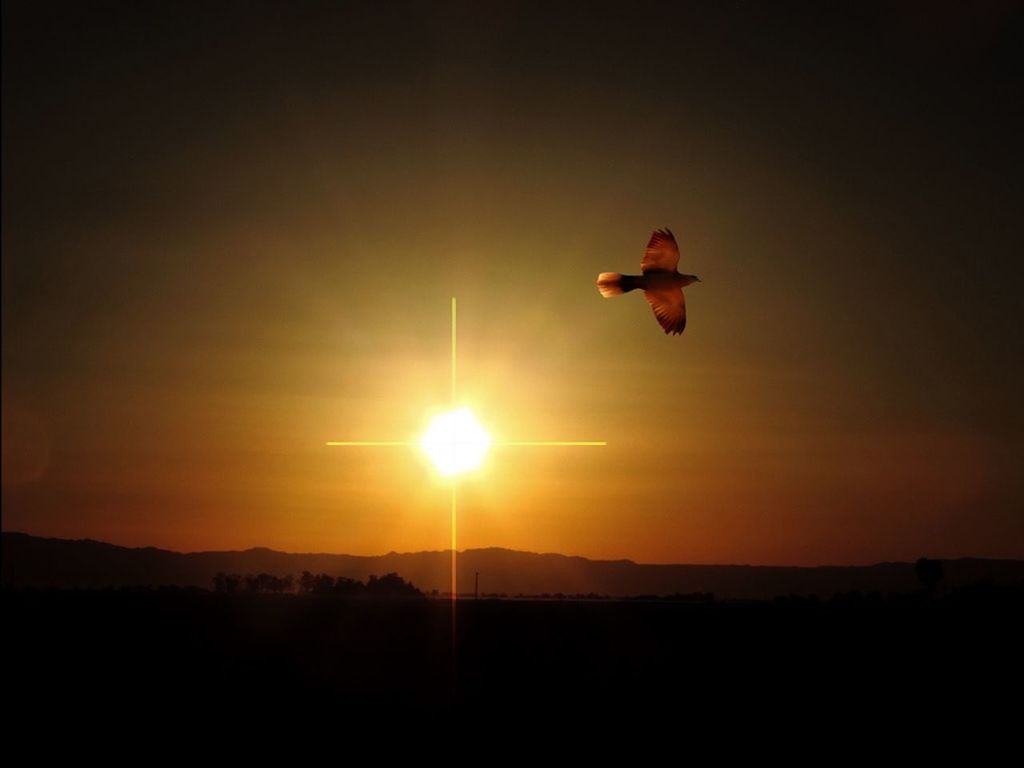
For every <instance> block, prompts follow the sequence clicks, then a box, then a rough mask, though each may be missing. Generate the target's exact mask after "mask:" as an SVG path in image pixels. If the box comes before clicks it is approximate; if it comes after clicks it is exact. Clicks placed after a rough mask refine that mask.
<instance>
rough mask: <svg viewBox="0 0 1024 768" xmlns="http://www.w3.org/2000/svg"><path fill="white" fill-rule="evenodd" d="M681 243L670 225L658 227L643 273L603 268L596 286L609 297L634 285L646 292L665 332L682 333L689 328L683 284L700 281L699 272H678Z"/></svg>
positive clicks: (645, 258)
mask: <svg viewBox="0 0 1024 768" xmlns="http://www.w3.org/2000/svg"><path fill="white" fill-rule="evenodd" d="M678 266H679V246H678V245H677V244H676V237H675V235H673V234H672V230H671V229H669V228H668V227H665V228H664V229H656V230H655V231H654V234H652V235H651V239H650V240H649V241H648V243H647V249H646V250H645V251H644V258H643V260H642V261H641V262H640V271H641V272H642V273H643V274H640V275H620V274H619V273H618V272H602V273H601V274H599V275H598V276H597V290H599V291H600V292H601V295H602V296H604V297H605V298H606V299H610V298H611V297H612V296H620V295H622V294H623V293H629V292H630V291H632V290H633V289H635V288H639V289H640V290H642V291H643V292H644V297H645V298H646V299H647V303H648V304H650V305H651V309H653V310H654V316H655V317H656V318H657V320H658V323H659V324H660V325H661V327H662V328H663V329H664V330H665V333H666V334H673V335H675V334H680V333H682V332H683V329H685V328H686V297H685V296H683V288H685V287H686V286H688V285H690V284H692V283H699V282H701V279H700V278H699V277H697V276H696V275H683V274H680V273H679V270H678Z"/></svg>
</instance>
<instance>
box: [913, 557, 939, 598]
mask: <svg viewBox="0 0 1024 768" xmlns="http://www.w3.org/2000/svg"><path fill="white" fill-rule="evenodd" d="M914 573H916V574H917V578H918V581H920V582H921V583H922V584H924V586H925V589H927V590H928V594H929V595H934V594H935V588H936V587H937V586H939V582H940V581H942V576H943V573H942V561H941V560H929V559H928V558H927V557H922V558H921V559H920V560H918V561H917V562H916V563H914Z"/></svg>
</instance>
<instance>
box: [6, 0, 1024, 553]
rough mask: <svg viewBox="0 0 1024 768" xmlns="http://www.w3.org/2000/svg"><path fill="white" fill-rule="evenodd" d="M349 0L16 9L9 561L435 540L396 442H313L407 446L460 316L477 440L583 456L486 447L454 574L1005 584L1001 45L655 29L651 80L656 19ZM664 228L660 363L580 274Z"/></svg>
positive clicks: (11, 28) (851, 31)
mask: <svg viewBox="0 0 1024 768" xmlns="http://www.w3.org/2000/svg"><path fill="white" fill-rule="evenodd" d="M359 7H360V8H361V10H360V11H359V12H358V13H356V12H355V11H352V13H353V14H354V15H353V16H351V17H349V16H346V14H347V13H348V11H346V10H345V9H344V8H335V9H317V10H316V11H315V12H314V11H309V16H308V17H307V16H303V15H302V14H301V13H300V12H299V11H297V10H292V9H281V8H277V7H276V6H267V7H263V6H253V8H255V9H256V10H254V11H253V13H252V14H251V15H249V16H246V17H245V18H244V19H243V20H242V21H241V22H238V23H240V25H241V26H240V28H237V29H236V28H235V27H234V26H232V25H234V24H235V23H236V22H237V21H238V20H237V19H234V20H232V19H229V18H227V17H222V16H220V15H218V14H217V13H216V12H214V11H211V12H204V11H200V10H196V11H195V13H197V14H200V15H202V14H204V13H209V14H210V15H209V16H203V17H202V18H198V19H194V20H193V21H195V22H196V23H195V24H194V25H189V29H188V30H185V31H183V30H182V29H180V28H179V27H178V26H177V22H175V21H174V20H173V19H172V18H171V17H170V16H160V15H159V14H160V13H161V12H160V11H159V10H153V9H150V10H149V11H145V12H144V11H141V10H140V11H137V12H136V13H137V14H144V13H152V14H154V15H155V16H156V18H150V17H143V16H141V15H140V16H135V15H132V14H131V13H129V14H127V15H126V16H121V17H119V19H118V20H117V23H116V24H115V26H114V28H112V29H107V27H106V26H105V24H106V23H107V22H110V21H111V20H110V19H104V18H102V14H100V17H99V18H95V19H82V18H77V17H75V16H74V14H73V13H71V14H69V16H68V17H67V18H65V19H62V20H59V21H58V22H52V20H50V21H45V23H44V21H43V20H41V19H40V17H37V16H35V15H34V14H33V12H32V11H31V9H30V6H29V5H28V4H25V6H24V7H20V6H19V7H18V8H16V9H15V10H13V11H12V10H10V9H9V8H8V6H6V5H5V9H4V14H5V15H4V92H3V99H4V116H3V121H4V131H3V137H4V138H3V153H4V180H3V247H4V261H3V409H4V411H3V440H4V466H3V528H4V530H19V531H26V532H29V533H35V534H40V535H51V536H61V537H92V538H97V539H104V540H108V541H112V542H114V543H118V544H128V545H154V546H160V547H168V548H173V549H181V550H201V549H227V548H244V547H250V546H269V547H273V548H277V549H283V550H291V551H332V552H347V553H353V554H374V553H381V552H386V551H389V550H397V551H408V550H420V549H441V548H444V547H445V546H446V545H447V541H448V516H447V513H448V507H447V488H446V486H445V485H444V483H443V482H441V481H440V480H439V479H437V477H436V476H435V473H434V472H433V470H431V469H430V468H429V467H427V466H426V465H425V464H424V461H423V459H422V457H421V456H419V455H418V453H417V452H416V451H415V450H413V449H409V450H405V449H401V448H399V449H366V450H347V449H346V450H345V451H339V450H337V449H333V450H332V449H329V448H326V447H324V445H323V444H324V441H326V440H335V439H336V440H346V439H394V440H403V439H409V438H412V437H414V436H415V435H417V434H418V433H419V432H420V431H422V429H423V427H424V426H425V424H426V418H427V415H428V414H429V413H430V412H431V411H432V409H436V408H437V407H439V406H442V405H444V404H445V403H446V402H447V398H448V386H449V379H448V365H449V360H448V352H449V347H448V344H449V338H448V302H449V300H450V297H451V296H457V297H458V300H459V375H460V390H461V393H462V398H461V399H463V401H464V402H466V403H467V404H470V405H472V406H473V408H474V410H475V411H476V413H477V416H478V418H479V419H480V420H481V421H482V422H483V423H484V425H485V426H487V427H488V428H489V429H490V430H491V431H493V432H494V433H495V434H496V435H498V436H500V437H502V438H504V439H508V440H529V439H537V440H561V439H578V440H593V439H597V440H607V441H608V443H609V445H608V446H607V447H605V448H600V449H511V448H509V449H496V450H494V451H493V452H492V453H491V454H490V456H489V459H488V462H487V465H486V467H485V469H484V470H483V471H481V472H480V473H479V474H478V475H476V476H473V477H469V478H467V479H466V480H465V481H464V482H463V484H462V486H461V490H460V528H459V546H460V548H462V547H485V546H502V547H510V548H515V549H525V550H533V551H557V552H563V553H567V554H580V555H586V556H590V557H600V558H631V559H634V560H638V561H643V562H695V563H714V562H722V563H725V562H729V563H739V562H747V563H792V564H816V563H869V562H877V561H881V560H890V559H904V560H905V559H911V558H916V557H919V556H922V555H928V556H933V557H955V556H965V555H973V556H993V557H1020V556H1024V515H1022V512H1021V510H1022V509H1024V483H1022V478H1021V473H1020V470H1019V466H1018V465H1019V457H1020V455H1021V448H1022V447H1024V446H1022V439H1021V435H1022V425H1024V418H1022V415H1024V413H1022V407H1021V404H1020V398H1019V392H1020V391H1022V389H1021V385H1022V384H1024V381H1022V371H1021V362H1020V361H1021V359H1022V358H1021V354H1020V353H1021V340H1020V334H1019V299H1018V298H1017V293H1016V290H1010V288H1009V287H1008V286H1009V285H1010V284H1012V282H1013V281H1012V280H1009V277H1010V276H1011V275H1016V276H1019V274H1020V266H1019V254H1020V252H1021V249H1020V244H1021V223H1020V219H1019V215H1017V214H1018V213H1019V207H1018V206H1017V205H1016V203H1019V181H1018V182H1015V181H1014V179H1019V173H1017V172H1016V171H1014V168H1015V167H1017V170H1018V171H1019V158H1018V157H1016V156H1009V157H1006V156H1003V155H1001V154H1000V152H1001V150H1000V147H1005V146H1006V145H1007V141H1006V140H1007V139H1008V137H1009V136H1011V135H1013V133H1014V131H1013V119H1012V115H1009V114H1008V113H1004V112H1002V111H1001V110H1002V109H1004V105H1005V104H1006V101H1005V99H1000V98H999V97H1000V96H1001V95H1002V94H1003V92H1004V91H1003V90H1002V89H1004V88H1005V84H1004V83H1003V81H1002V80H1001V78H1000V74H999V71H997V70H995V69H991V67H993V66H996V65H991V64H990V58H991V57H989V58H986V57H985V56H981V54H980V53H979V51H981V52H986V51H990V50H995V51H996V52H997V53H999V52H1000V51H1002V49H1001V48H998V45H999V44H998V40H1000V39H1001V38H1000V37H999V35H998V34H997V33H998V30H999V29H1001V27H1000V24H1002V23H1003V19H1002V17H999V16H998V15H994V16H993V17H992V18H988V17H986V18H984V19H982V22H984V23H981V22H979V23H978V24H976V25H975V26H972V27H970V30H969V32H970V35H972V36H971V37H969V38H965V39H960V38H959V37H955V35H954V32H953V31H952V30H953V29H956V28H958V26H957V25H955V24H951V25H947V26H943V27H942V29H943V30H944V32H943V34H946V35H947V37H948V39H946V38H941V39H945V41H946V42H945V44H944V45H941V46H936V47H934V48H932V47H929V48H927V49H918V48H914V47H913V42H912V41H913V40H914V39H916V34H915V31H914V30H915V29H916V28H915V26H914V25H915V24H917V23H918V22H917V20H915V19H912V18H889V17H887V16H886V14H885V13H884V12H882V11H878V12H877V13H876V14H875V15H872V14H867V15H866V16H865V17H864V18H861V19H858V21H857V23H852V24H851V22H850V20H849V19H846V18H843V17H842V16H841V15H837V16H835V17H833V16H830V15H828V13H829V12H825V11H822V12H821V13H822V14H823V15H820V16H816V17H807V18H804V19H802V20H800V21H799V22H798V23H794V24H792V25H787V24H786V23H785V21H786V20H785V19H782V20H773V21H772V22H771V24H769V28H770V29H773V30H775V34H774V35H767V34H765V35H762V34H761V30H762V24H763V22H764V21H765V20H764V19H762V18H760V16H758V13H759V12H757V11H751V10H743V9H742V8H739V7H737V8H736V9H732V10H731V11H729V12H722V11H716V10H711V9H704V10H700V8H699V6H698V7H696V8H690V7H685V8H682V7H681V8H677V9H676V10H675V11H673V14H674V15H671V16H670V19H669V21H670V22H671V23H668V22H666V24H667V26H666V29H665V30H664V31H662V32H651V33H649V34H653V35H655V36H656V37H657V36H658V35H662V34H664V35H665V36H666V40H669V39H671V40H675V41H676V43H677V44H678V46H679V56H678V57H676V59H670V60H668V61H659V62H657V63H654V62H651V61H648V60H645V59H644V58H642V57H641V56H639V54H640V53H641V52H642V50H643V46H644V45H646V44H648V43H649V42H650V40H648V41H647V43H645V41H644V39H643V36H642V34H641V33H642V32H643V30H644V29H645V28H646V21H645V18H646V17H645V16H644V14H643V13H642V12H641V11H637V12H636V14H637V15H636V16H633V15H629V14H625V11H623V14H625V15H624V16H622V17H619V16H614V15H604V14H602V13H596V12H595V13H594V14H591V15H588V16H587V18H586V19H576V18H574V16H573V14H574V13H575V12H574V11H571V10H569V9H568V8H567V9H565V10H564V11H562V12H559V13H557V14H555V17H554V18H553V19H549V23H550V25H551V27H550V29H549V28H547V27H542V26H539V25H538V24H537V22H538V20H539V19H538V17H537V13H539V11H538V10H536V9H534V10H531V7H529V6H522V7H520V6H515V5H510V6H508V7H505V6H502V9H503V10H501V11H500V12H498V11H495V12H494V15H493V16H487V15H486V14H483V12H479V13H481V14H483V15H479V16H478V15H475V14H477V13H478V12H476V11H473V10H470V9H467V8H464V7H462V6H455V5H452V6H447V5H443V4H442V5H436V4H435V5H433V9H432V4H427V5H419V4H413V5H412V6H410V7H409V8H407V9H406V10H405V11H404V12H403V13H399V12H398V11H397V10H396V9H390V10H379V11H374V10H368V9H369V8H370V7H369V6H367V7H362V6H359ZM271 8H276V10H275V11H274V13H278V14H281V15H282V16H283V18H278V17H276V16H274V13H271V10H270V9H271ZM836 13H838V12H836ZM872 13H874V12H872ZM577 23H579V24H582V25H583V29H584V30H585V31H586V34H583V35H580V36H579V37H577V38H575V39H573V40H569V41H564V40H562V39H561V37H560V36H559V35H557V34H556V32H557V29H559V28H560V25H562V26H564V28H566V29H568V28H576V29H578V28H579V27H578V25H577ZM54 24H56V26H53V25H54ZM229 27H230V28H231V29H232V30H233V33H232V35H231V36H230V40H229V41H228V42H226V43H225V42H224V40H225V39H226V38H224V37H223V36H222V35H221V32H223V31H224V29H226V28H229ZM325 29H326V30H334V32H335V33H336V35H332V34H328V33H326V32H324V31H323V30H325ZM469 29H472V30H473V31H474V33H475V34H474V35H469V34H461V32H464V31H467V30H469ZM545 29H548V31H545ZM126 30H128V31H130V32H131V33H132V34H133V35H135V36H136V38H134V39H135V40H136V41H135V43H132V44H128V43H123V42H116V41H120V40H122V36H121V34H120V33H123V32H125V31H126ZM993 30H995V31H993ZM964 34H967V33H964ZM9 36H10V37H9ZM106 36H110V37H109V39H108V38H107V37H106ZM383 39H387V40H389V41H390V44H391V45H390V46H389V50H391V51H392V54H391V55H385V53H383V52H382V51H381V50H380V45H379V43H380V41H381V40H383ZM993 40H995V41H997V42H993ZM112 41H113V44H112ZM467 41H469V42H467ZM225 45H226V46H228V48H227V51H228V53H227V54H226V53H225V52H224V49H223V46H225ZM794 46H795V47H794ZM992 46H996V47H995V48H994V49H993V48H992ZM789 50H800V51H803V54H804V55H803V57H798V59H799V60H794V59H793V58H792V57H790V56H789V55H788V54H787V53H786V51H789ZM396 51H400V53H398V52H396ZM867 51H874V54H873V55H875V56H876V58H875V59H870V62H869V63H868V64H866V65H865V64H864V61H865V60H864V58H863V57H864V55H865V52H867ZM58 53H59V54H60V55H57V54H58ZM47 54H52V56H51V57H50V58H49V59H47ZM632 54H637V55H636V56H634V55H632ZM54 57H56V58H54ZM40 59H43V60H46V61H48V62H49V63H48V64H47V65H46V66H42V65H39V64H38V61H39V60H40ZM995 60H996V61H998V57H996V59H995ZM964 62H967V64H965V63H964ZM979 62H981V63H979ZM176 64H177V65H179V66H176ZM855 64H857V65H858V66H859V68H858V66H854V65H855ZM769 65H770V66H769ZM41 66H42V68H41V69H40V67H41ZM915 67H918V69H915ZM965 67H966V68H965ZM197 72H202V73H203V77H202V78H200V82H196V79H195V77H194V75H195V73H197ZM768 72H772V73H774V74H768ZM190 73H191V74H190ZM951 73H954V74H951ZM951 78H952V79H951ZM957 78H960V79H959V80H958V79H957ZM922 83H923V84H924V85H922ZM947 89H948V90H947ZM1018 117H1019V116H1018ZM1015 185H1018V186H1015ZM1014 190H1016V195H1017V198H1016V203H1015V202H1014V197H1013V191H1014ZM666 225H668V226H671V227H672V228H673V230H674V231H675V232H676V235H677V237H678V239H679V242H680V246H681V250H682V254H683V256H682V261H681V263H680V269H681V270H682V271H684V272H692V273H695V274H697V275H699V276H701V278H702V280H703V281H704V282H703V283H701V284H698V285H695V286H693V287H691V288H689V289H688V290H687V302H688V309H689V323H688V326H687V330H686V333H685V334H684V335H683V336H682V337H679V338H675V337H673V338H667V337H665V336H664V335H663V334H662V333H661V331H660V329H659V328H658V326H657V325H656V323H655V320H654V318H653V316H652V315H651V312H650V309H649V307H648V306H647V304H646V302H644V301H643V299H642V297H640V296H639V295H637V294H630V295H628V296H625V297H622V298H619V299H616V300H614V301H606V300H603V299H601V297H600V296H599V295H598V293H597V291H596V289H595V288H594V285H593V283H594V279H595V277H596V275H597V273H598V272H599V271H603V270H618V271H622V272H631V271H632V272H635V271H637V268H638V267H639V261H640V257H641V254H642V250H643V246H644V244H645V243H646V240H647V237H648V236H649V234H650V231H651V230H652V229H654V228H655V227H661V226H666ZM1011 257H1012V258H1011Z"/></svg>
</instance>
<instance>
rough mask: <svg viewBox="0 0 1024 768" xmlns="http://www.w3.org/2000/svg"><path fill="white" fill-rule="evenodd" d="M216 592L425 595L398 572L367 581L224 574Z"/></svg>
mask: <svg viewBox="0 0 1024 768" xmlns="http://www.w3.org/2000/svg"><path fill="white" fill-rule="evenodd" d="M213 591H214V592H217V593H220V594H225V595H237V594H246V593H248V594H262V595H280V594H300V595H336V596H342V597H423V593H422V592H421V591H420V590H418V589H417V588H416V587H415V586H413V584H412V582H409V581H406V580H405V579H403V578H402V577H401V576H399V575H398V574H397V573H386V574H384V575H383V576H370V577H369V578H368V579H367V580H366V582H365V583H364V582H362V581H359V580H358V579H349V578H346V577H345V576H338V577H334V576H331V575H330V574H327V573H316V574H314V573H310V572H309V571H303V572H302V575H301V576H299V577H298V578H295V577H294V576H292V575H291V574H288V575H287V576H275V575H274V574H272V573H256V574H245V575H243V574H239V573H224V572H223V571H222V572H220V573H218V574H217V575H216V576H214V577H213Z"/></svg>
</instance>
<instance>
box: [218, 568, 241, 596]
mask: <svg viewBox="0 0 1024 768" xmlns="http://www.w3.org/2000/svg"><path fill="white" fill-rule="evenodd" d="M241 588H242V577H241V576H239V575H238V574H237V573H224V572H221V573H218V574H217V575H216V576H214V577H213V591H214V592H219V593H221V594H226V595H233V594H235V593H236V592H238V591H239V590H241Z"/></svg>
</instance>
